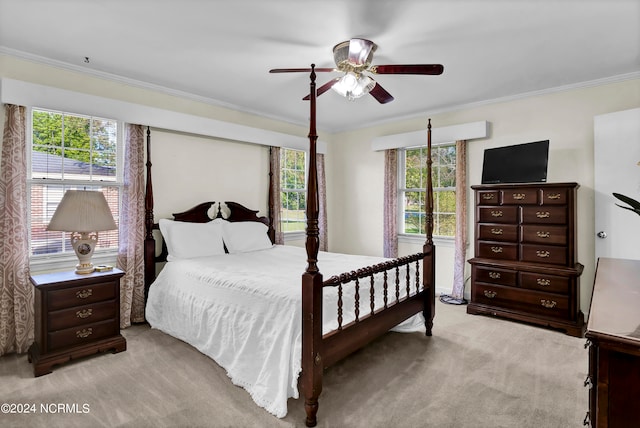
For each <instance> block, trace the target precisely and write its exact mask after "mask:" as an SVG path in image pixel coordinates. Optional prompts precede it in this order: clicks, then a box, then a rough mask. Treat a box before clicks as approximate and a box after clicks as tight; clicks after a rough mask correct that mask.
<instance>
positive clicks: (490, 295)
mask: <svg viewBox="0 0 640 428" xmlns="http://www.w3.org/2000/svg"><path fill="white" fill-rule="evenodd" d="M484 295H485V296H486V297H488V298H490V299H493V298H494V297H496V296H497V295H498V293H496V292H495V291H491V290H484Z"/></svg>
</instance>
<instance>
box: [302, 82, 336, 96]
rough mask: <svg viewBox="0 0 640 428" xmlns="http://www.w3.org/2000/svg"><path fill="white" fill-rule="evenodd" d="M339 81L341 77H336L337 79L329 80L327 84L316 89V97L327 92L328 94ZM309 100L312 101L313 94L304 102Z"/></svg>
mask: <svg viewBox="0 0 640 428" xmlns="http://www.w3.org/2000/svg"><path fill="white" fill-rule="evenodd" d="M338 80H340V77H336V78H335V79H332V80H329V81H328V82H327V83H325V84H324V85H322V86H320V87H319V88H318V89H316V96H320V95H322V94H324V93H325V92H327V91H328V90H329V89H331V87H332V86H333V85H335V84H336V83H337V82H338ZM309 99H311V94H309V95H307V96H306V97H304V98H303V100H305V101H308V100H309Z"/></svg>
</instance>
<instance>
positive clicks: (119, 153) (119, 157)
mask: <svg viewBox="0 0 640 428" xmlns="http://www.w3.org/2000/svg"><path fill="white" fill-rule="evenodd" d="M34 110H36V111H46V112H51V113H56V114H64V115H70V116H78V117H85V118H89V119H93V118H95V119H103V120H109V121H113V122H115V123H116V124H117V129H116V175H115V177H114V180H113V181H111V180H109V181H106V180H77V179H66V180H65V179H55V178H33V175H32V174H33V170H32V166H33V163H32V153H33V111H34ZM26 115H27V118H28V120H27V121H26V133H27V141H26V145H27V156H26V157H27V178H26V185H27V222H28V245H29V266H30V270H31V271H32V272H52V271H60V270H64V271H66V270H71V269H73V266H75V264H76V263H77V260H78V258H77V256H76V254H75V252H74V251H73V250H71V251H68V252H57V253H49V254H35V255H34V254H32V242H31V241H32V236H31V229H32V226H31V222H32V206H31V203H32V201H31V194H32V189H33V188H34V187H35V186H38V185H51V186H57V185H59V186H63V187H64V186H68V187H72V188H73V187H75V186H80V187H85V186H86V187H87V188H94V187H113V188H117V189H118V212H119V213H121V212H122V190H123V189H124V126H125V123H124V122H123V121H122V120H119V119H110V118H106V117H101V116H97V115H96V116H94V115H90V114H84V113H76V112H71V111H66V110H65V111H63V110H59V109H53V108H46V107H37V106H28V107H27V108H26ZM65 183H66V184H65ZM117 224H119V219H118V221H117ZM65 233H67V232H65ZM66 238H67V236H65V239H66ZM117 255H118V248H113V247H112V248H108V249H105V248H96V249H95V251H94V254H93V256H92V258H91V260H92V262H93V263H94V264H115V262H116V258H117Z"/></svg>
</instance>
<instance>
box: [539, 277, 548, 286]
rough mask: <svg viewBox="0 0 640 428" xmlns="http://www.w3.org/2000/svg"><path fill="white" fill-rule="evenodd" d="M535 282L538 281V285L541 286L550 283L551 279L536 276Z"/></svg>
mask: <svg viewBox="0 0 640 428" xmlns="http://www.w3.org/2000/svg"><path fill="white" fill-rule="evenodd" d="M536 282H537V283H538V285H541V286H543V287H546V286H548V285H551V280H550V279H544V278H537V279H536Z"/></svg>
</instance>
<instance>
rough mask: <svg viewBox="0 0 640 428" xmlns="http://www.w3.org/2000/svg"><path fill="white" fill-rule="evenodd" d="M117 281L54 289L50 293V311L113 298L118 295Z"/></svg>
mask: <svg viewBox="0 0 640 428" xmlns="http://www.w3.org/2000/svg"><path fill="white" fill-rule="evenodd" d="M116 288H117V283H115V282H111V283H101V284H92V285H86V286H84V287H73V288H65V289H62V290H52V291H49V293H47V294H48V305H49V310H50V311H55V310H57V309H64V308H71V307H74V306H80V305H87V304H89V303H94V302H101V301H103V300H111V299H115V297H116Z"/></svg>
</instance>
